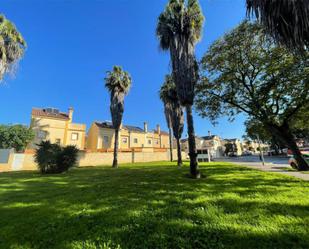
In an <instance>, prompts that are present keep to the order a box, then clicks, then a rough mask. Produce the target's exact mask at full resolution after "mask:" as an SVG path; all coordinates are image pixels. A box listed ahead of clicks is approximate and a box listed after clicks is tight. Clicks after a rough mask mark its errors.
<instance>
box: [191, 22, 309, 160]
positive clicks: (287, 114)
mask: <svg viewBox="0 0 309 249" xmlns="http://www.w3.org/2000/svg"><path fill="white" fill-rule="evenodd" d="M308 58H309V57H308V54H306V56H301V55H297V54H293V53H291V52H290V51H289V50H288V49H287V48H286V47H283V46H279V45H276V44H275V42H274V40H273V39H272V38H271V37H268V36H265V30H264V29H263V27H261V26H260V25H258V24H257V23H250V22H243V23H241V24H240V25H239V26H238V27H237V28H235V29H234V30H232V31H231V32H229V33H227V34H226V35H224V36H223V37H222V38H220V39H218V40H217V41H215V42H214V43H213V44H212V45H211V47H210V48H209V50H208V51H207V53H206V54H205V56H204V57H203V59H202V61H201V69H202V72H203V78H202V80H201V82H200V84H199V86H198V89H197V99H196V109H197V110H198V112H199V113H200V115H201V116H204V117H209V118H210V119H211V120H213V121H214V120H216V119H217V118H218V117H219V116H221V115H227V116H229V117H233V116H235V115H236V114H238V113H240V112H243V113H245V114H247V115H248V116H249V117H254V118H255V119H257V120H259V121H260V122H262V123H263V124H264V126H265V127H267V129H268V130H269V131H270V132H271V133H272V134H274V135H276V136H277V137H278V138H279V139H281V140H282V141H283V142H284V143H285V144H287V146H288V147H290V148H291V149H292V150H294V151H295V153H297V154H298V152H299V150H298V148H297V146H296V143H295V141H294V140H293V135H292V134H291V129H290V128H291V127H290V122H291V120H293V119H294V117H295V116H296V115H298V114H299V113H300V110H301V109H302V108H308V105H309V80H308V79H309V67H308ZM297 150H298V152H296V151H297ZM299 154H300V153H299Z"/></svg>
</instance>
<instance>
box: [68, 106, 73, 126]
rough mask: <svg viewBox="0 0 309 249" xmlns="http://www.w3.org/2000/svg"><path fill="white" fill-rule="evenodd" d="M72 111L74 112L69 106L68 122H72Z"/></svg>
mask: <svg viewBox="0 0 309 249" xmlns="http://www.w3.org/2000/svg"><path fill="white" fill-rule="evenodd" d="M73 112H74V109H73V107H70V108H69V119H70V123H72V120H73Z"/></svg>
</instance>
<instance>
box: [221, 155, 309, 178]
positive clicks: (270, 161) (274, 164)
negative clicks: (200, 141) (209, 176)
mask: <svg viewBox="0 0 309 249" xmlns="http://www.w3.org/2000/svg"><path fill="white" fill-rule="evenodd" d="M264 160H265V165H264V166H263V165H262V162H261V160H260V158H259V156H243V157H221V158H217V159H215V161H217V162H231V163H235V164H238V165H242V166H246V167H248V168H254V169H258V170H262V171H267V172H277V173H281V174H284V175H289V176H294V177H297V178H299V179H302V180H305V181H309V174H305V173H302V172H298V171H291V169H292V168H291V166H290V165H289V163H288V160H289V158H288V157H279V156H265V157H264Z"/></svg>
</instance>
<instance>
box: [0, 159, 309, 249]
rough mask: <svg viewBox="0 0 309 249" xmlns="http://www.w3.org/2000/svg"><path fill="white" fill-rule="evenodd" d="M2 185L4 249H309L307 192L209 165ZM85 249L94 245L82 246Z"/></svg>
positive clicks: (20, 176)
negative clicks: (194, 173) (194, 174)
mask: <svg viewBox="0 0 309 249" xmlns="http://www.w3.org/2000/svg"><path fill="white" fill-rule="evenodd" d="M187 171H188V168H187V167H184V168H183V169H181V170H179V169H177V167H176V166H174V165H173V166H172V165H171V164H168V163H152V164H149V166H147V167H145V166H143V165H142V164H135V165H130V166H128V165H125V166H121V167H120V168H119V169H116V170H115V169H112V168H110V167H108V168H107V167H95V168H79V169H74V170H72V171H70V172H68V173H64V174H60V175H52V176H50V175H45V176H41V175H40V174H38V173H36V172H13V173H5V174H1V175H0V202H1V206H0V227H1V229H0V248H12V247H14V246H15V247H17V248H44V249H45V248H96V247H95V246H96V245H98V244H100V243H103V242H106V241H109V240H110V241H112V242H113V243H114V244H115V245H116V244H119V245H120V246H121V248H143V249H144V248H308V244H309V232H308V227H307V224H308V221H309V200H308V198H307V197H308V194H309V190H308V189H309V188H308V186H309V184H308V183H307V182H304V181H300V180H297V179H294V178H291V177H285V176H281V175H277V174H270V173H265V172H259V171H255V170H251V169H247V168H244V167H237V166H231V165H227V164H224V165H222V164H220V163H213V164H206V165H204V166H202V167H201V171H202V173H203V174H204V175H206V176H207V177H206V178H203V179H200V180H192V179H189V178H186V177H184V175H185V174H186V173H187ZM87 241H90V242H91V244H90V245H89V244H85V242H87Z"/></svg>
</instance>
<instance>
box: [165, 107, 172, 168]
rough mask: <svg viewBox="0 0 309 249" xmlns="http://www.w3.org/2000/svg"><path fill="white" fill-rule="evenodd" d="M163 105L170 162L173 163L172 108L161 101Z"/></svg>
mask: <svg viewBox="0 0 309 249" xmlns="http://www.w3.org/2000/svg"><path fill="white" fill-rule="evenodd" d="M163 104H164V115H165V119H166V124H167V128H168V138H169V144H170V148H169V149H170V160H171V162H173V139H172V117H171V113H172V111H173V110H172V106H171V104H170V103H169V102H165V101H163Z"/></svg>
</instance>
